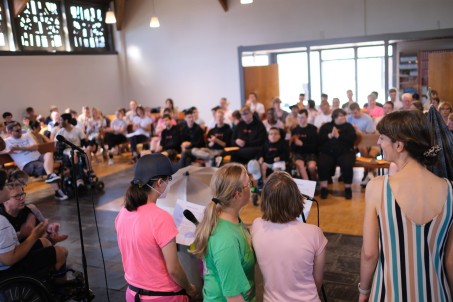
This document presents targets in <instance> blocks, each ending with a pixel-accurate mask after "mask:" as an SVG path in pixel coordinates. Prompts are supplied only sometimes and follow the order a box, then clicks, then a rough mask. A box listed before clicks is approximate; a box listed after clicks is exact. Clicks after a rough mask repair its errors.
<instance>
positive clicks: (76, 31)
mask: <svg viewBox="0 0 453 302" xmlns="http://www.w3.org/2000/svg"><path fill="white" fill-rule="evenodd" d="M69 11H70V19H69V21H68V23H69V25H71V26H69V30H70V40H71V46H72V47H73V48H74V50H87V49H108V45H107V44H108V43H107V42H106V40H107V38H106V27H105V22H104V17H105V13H106V7H105V6H96V5H94V4H84V3H81V4H75V3H72V4H71V5H70V8H69Z"/></svg>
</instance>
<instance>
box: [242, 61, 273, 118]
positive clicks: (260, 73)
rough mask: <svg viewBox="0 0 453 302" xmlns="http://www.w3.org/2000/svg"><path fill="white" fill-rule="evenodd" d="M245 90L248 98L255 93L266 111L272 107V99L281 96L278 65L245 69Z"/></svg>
mask: <svg viewBox="0 0 453 302" xmlns="http://www.w3.org/2000/svg"><path fill="white" fill-rule="evenodd" d="M244 89H245V91H244V92H245V97H246V98H247V97H248V94H249V93H250V92H255V93H256V94H257V95H258V101H259V102H261V103H263V104H264V107H265V108H266V109H267V108H269V107H272V98H273V97H275V96H278V95H279V94H280V89H279V84H278V65H277V64H271V65H268V66H253V67H244Z"/></svg>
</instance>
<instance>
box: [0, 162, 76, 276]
mask: <svg viewBox="0 0 453 302" xmlns="http://www.w3.org/2000/svg"><path fill="white" fill-rule="evenodd" d="M6 180H7V175H6V172H5V171H3V170H0V196H1V198H0V204H1V203H6V204H9V203H16V204H19V205H23V203H24V199H25V192H24V191H23V187H22V186H21V185H11V186H9V187H7V186H6ZM48 224H49V222H48V221H47V220H44V221H42V222H39V223H38V224H37V225H36V226H35V227H33V228H32V229H31V231H30V235H28V236H27V237H26V238H25V239H24V240H23V241H22V242H19V240H18V236H17V233H16V231H15V229H14V226H13V225H12V224H11V223H10V222H9V221H8V219H7V218H6V217H4V216H3V215H0V230H1V232H2V236H0V279H2V278H6V277H9V276H13V275H18V274H24V275H27V276H38V275H39V276H40V277H43V276H47V275H48V273H47V272H52V271H58V270H60V269H62V268H63V267H64V264H65V263H66V258H67V256H68V250H67V249H66V248H65V247H61V246H53V245H52V244H51V243H50V241H49V240H47V239H46V238H43V236H44V235H45V233H46V230H47V228H48Z"/></svg>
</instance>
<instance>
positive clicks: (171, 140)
mask: <svg viewBox="0 0 453 302" xmlns="http://www.w3.org/2000/svg"><path fill="white" fill-rule="evenodd" d="M162 120H163V122H164V125H165V129H164V130H163V131H162V134H161V139H160V146H159V148H158V151H160V152H162V154H164V155H166V156H168V157H169V158H170V160H174V159H175V158H176V154H178V153H180V152H181V143H182V137H181V128H180V127H179V126H173V124H172V123H171V116H170V115H169V114H164V116H163V117H162Z"/></svg>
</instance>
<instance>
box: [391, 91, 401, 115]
mask: <svg viewBox="0 0 453 302" xmlns="http://www.w3.org/2000/svg"><path fill="white" fill-rule="evenodd" d="M389 101H390V102H392V103H393V108H394V110H400V109H401V107H403V103H401V101H400V100H399V98H398V90H396V88H390V89H389Z"/></svg>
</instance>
